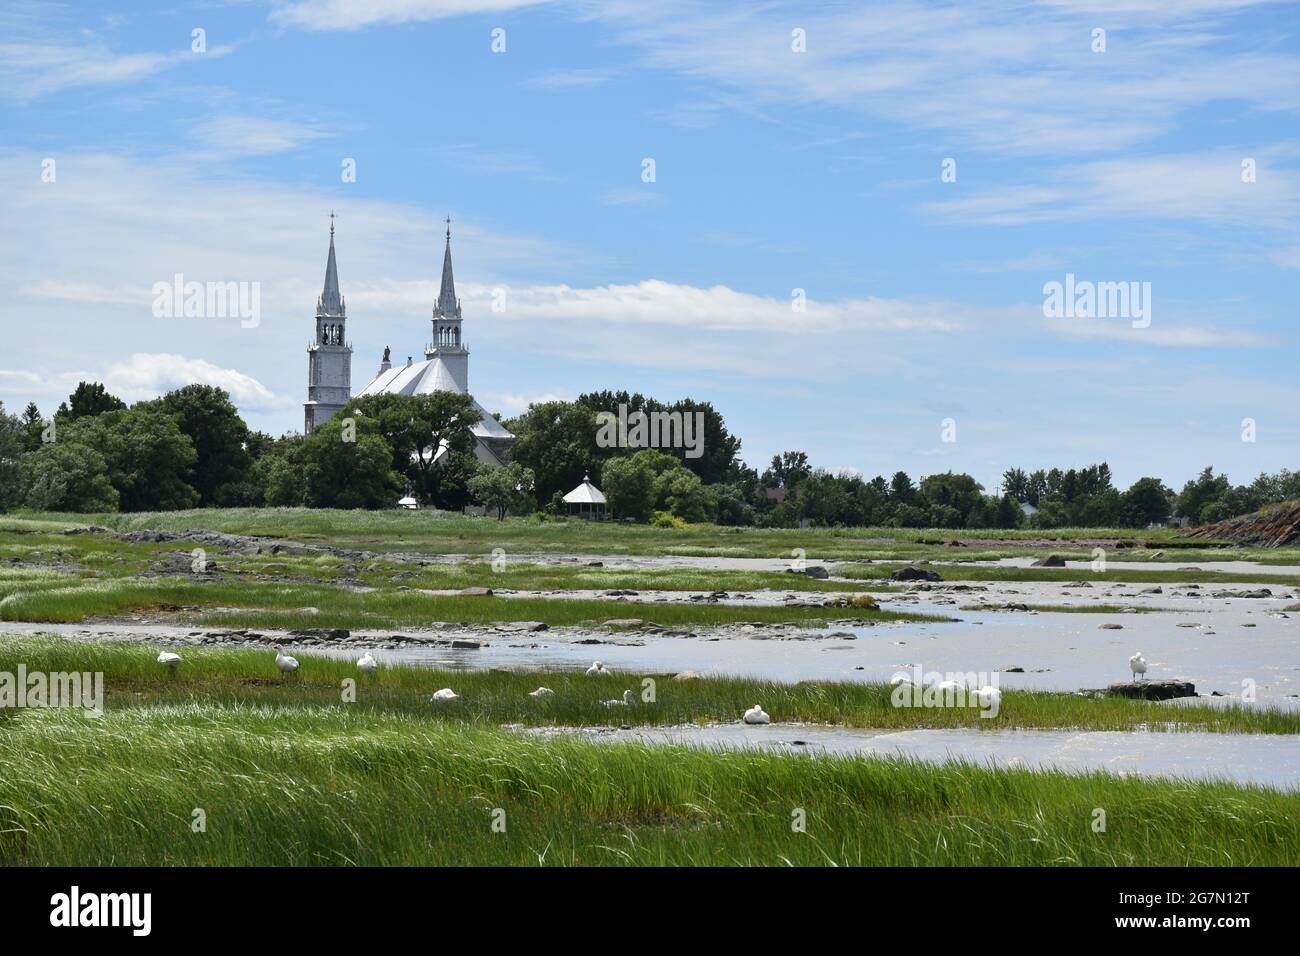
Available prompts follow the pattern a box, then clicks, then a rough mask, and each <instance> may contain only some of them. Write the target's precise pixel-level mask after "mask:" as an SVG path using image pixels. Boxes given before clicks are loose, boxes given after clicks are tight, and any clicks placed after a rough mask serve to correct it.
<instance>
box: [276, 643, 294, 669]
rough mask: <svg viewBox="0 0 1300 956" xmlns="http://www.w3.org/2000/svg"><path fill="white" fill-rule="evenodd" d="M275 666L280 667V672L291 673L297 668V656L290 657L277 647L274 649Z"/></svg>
mask: <svg viewBox="0 0 1300 956" xmlns="http://www.w3.org/2000/svg"><path fill="white" fill-rule="evenodd" d="M275 666H276V667H278V668H280V670H281V672H282V673H285V674H291V673H293V672H294V671H296V670H297V669H298V658H296V657H290V656H289V655H288V654H286V653H285V652H284V651H283V650H281V649H280V648H278V647H277V648H276V649H275Z"/></svg>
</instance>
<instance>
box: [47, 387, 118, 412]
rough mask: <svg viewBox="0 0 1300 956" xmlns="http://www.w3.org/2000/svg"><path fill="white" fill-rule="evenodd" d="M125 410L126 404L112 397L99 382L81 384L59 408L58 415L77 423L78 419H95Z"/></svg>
mask: <svg viewBox="0 0 1300 956" xmlns="http://www.w3.org/2000/svg"><path fill="white" fill-rule="evenodd" d="M124 408H126V402H124V401H122V400H121V399H120V398H118V397H117V396H115V395H110V394H109V393H108V389H106V388H104V386H103V385H102V384H100V383H99V382H79V383H78V384H77V388H76V391H74V392H73V393H72V394H71V395H69V396H68V400H67V401H66V402H64V403H63V404H62V405H60V406H59V411H58V413H57V414H58V417H59V418H67V419H69V420H71V421H76V420H77V419H78V418H93V417H94V416H96V415H102V414H104V412H118V411H122V410H123V409H124Z"/></svg>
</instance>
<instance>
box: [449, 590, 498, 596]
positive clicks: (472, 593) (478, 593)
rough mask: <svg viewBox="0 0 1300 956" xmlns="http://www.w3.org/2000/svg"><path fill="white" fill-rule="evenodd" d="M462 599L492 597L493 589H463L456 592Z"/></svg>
mask: <svg viewBox="0 0 1300 956" xmlns="http://www.w3.org/2000/svg"><path fill="white" fill-rule="evenodd" d="M456 593H457V594H459V595H460V596H461V597H491V596H492V589H491V588H461V589H460V590H459V591H457V592H456Z"/></svg>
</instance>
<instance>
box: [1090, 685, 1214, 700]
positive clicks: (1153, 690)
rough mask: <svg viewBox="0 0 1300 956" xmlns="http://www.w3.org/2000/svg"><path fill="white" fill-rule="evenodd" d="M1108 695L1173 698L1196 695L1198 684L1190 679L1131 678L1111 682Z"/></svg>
mask: <svg viewBox="0 0 1300 956" xmlns="http://www.w3.org/2000/svg"><path fill="white" fill-rule="evenodd" d="M1106 696H1107V697H1130V698H1133V699H1134V700H1173V699H1174V698H1176V697H1195V696H1196V685H1195V684H1193V683H1192V682H1191V681H1188V680H1130V681H1121V682H1120V683H1118V684H1111V685H1110V686H1109V687H1107V688H1106Z"/></svg>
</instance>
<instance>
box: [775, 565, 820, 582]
mask: <svg viewBox="0 0 1300 956" xmlns="http://www.w3.org/2000/svg"><path fill="white" fill-rule="evenodd" d="M785 570H786V572H787V573H789V574H803V575H806V576H807V577H810V578H817V580H819V581H824V580H826V579H827V578H829V577H830V576H831V573H830V572H829V571H827V570H826V569H825V568H824V567H822V566H821V565H820V564H813V565H809V566H808V567H806V568H786V569H785Z"/></svg>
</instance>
